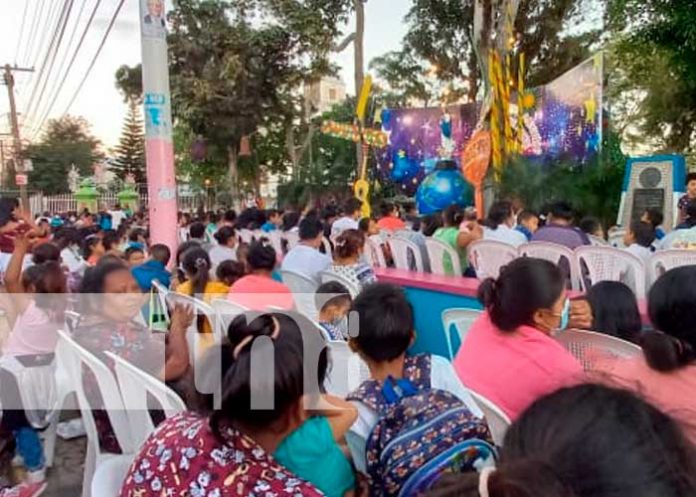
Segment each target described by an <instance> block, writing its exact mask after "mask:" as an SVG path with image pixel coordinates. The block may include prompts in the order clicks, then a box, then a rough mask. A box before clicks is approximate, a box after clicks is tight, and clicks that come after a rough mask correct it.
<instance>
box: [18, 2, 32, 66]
mask: <svg viewBox="0 0 696 497" xmlns="http://www.w3.org/2000/svg"><path fill="white" fill-rule="evenodd" d="M29 1H30V0H25V2H24V14H22V27H20V28H19V39H18V40H17V50H15V64H16V63H17V57H19V47H21V46H22V38H24V25H25V24H26V22H27V10H29Z"/></svg>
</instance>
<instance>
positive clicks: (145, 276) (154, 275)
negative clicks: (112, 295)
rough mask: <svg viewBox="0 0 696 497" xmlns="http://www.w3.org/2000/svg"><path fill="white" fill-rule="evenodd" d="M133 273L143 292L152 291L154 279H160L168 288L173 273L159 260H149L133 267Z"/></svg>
mask: <svg viewBox="0 0 696 497" xmlns="http://www.w3.org/2000/svg"><path fill="white" fill-rule="evenodd" d="M131 273H132V274H133V277H134V278H135V281H137V282H138V285H139V286H140V288H141V289H142V290H143V292H149V291H150V289H151V288H152V281H153V280H159V282H160V283H162V285H164V286H165V287H167V288H169V285H170V284H171V279H172V274H171V273H170V272H169V271H167V269H166V268H165V267H164V264H162V263H161V262H159V261H154V260H150V261H147V262H146V263H145V264H142V265H140V266H137V267H134V268H133V269H131Z"/></svg>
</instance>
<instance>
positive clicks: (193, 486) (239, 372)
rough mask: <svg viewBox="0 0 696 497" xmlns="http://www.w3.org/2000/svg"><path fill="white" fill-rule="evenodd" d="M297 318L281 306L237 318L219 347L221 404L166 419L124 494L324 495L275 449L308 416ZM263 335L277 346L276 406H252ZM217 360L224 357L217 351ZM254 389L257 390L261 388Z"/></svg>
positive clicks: (140, 496) (145, 449)
mask: <svg viewBox="0 0 696 497" xmlns="http://www.w3.org/2000/svg"><path fill="white" fill-rule="evenodd" d="M298 322H301V321H299V320H298V319H297V318H296V317H293V316H291V315H288V314H278V313H274V314H265V315H262V316H260V317H257V318H255V319H253V320H252V321H251V322H249V323H247V320H246V318H245V317H244V316H240V317H239V318H237V319H235V321H234V322H233V323H232V325H231V326H230V330H229V333H228V335H229V336H228V338H229V340H228V341H225V343H224V344H223V345H222V346H221V347H220V349H218V351H219V352H220V353H221V354H223V355H222V359H223V361H222V363H223V364H224V363H225V362H227V363H231V365H230V367H229V368H228V369H227V371H226V372H225V371H223V376H222V377H223V383H222V386H221V392H222V402H221V405H220V406H219V409H217V410H215V411H213V412H212V414H210V415H209V416H204V415H202V414H196V413H190V412H189V413H184V414H180V415H178V416H175V417H173V418H170V419H168V420H166V421H165V422H164V423H162V424H161V425H160V426H159V428H158V429H157V430H156V431H155V432H154V433H153V434H152V435H151V436H150V438H149V439H148V441H146V442H145V444H144V446H143V447H142V448H141V449H140V453H139V454H138V455H137V456H136V458H135V461H134V462H133V464H132V466H131V468H130V470H129V472H128V474H127V476H126V479H125V481H124V485H123V488H122V490H121V497H161V496H169V495H171V496H186V497H230V496H243V497H249V496H259V497H270V496H275V497H279V496H292V497H300V496H304V497H315V496H319V495H322V494H321V492H319V491H318V490H317V489H316V488H315V487H314V486H312V485H311V484H309V483H307V482H306V481H303V480H301V479H300V478H298V477H296V476H295V475H293V474H292V473H291V472H290V471H289V470H287V469H286V468H284V467H283V466H281V465H280V464H278V463H277V462H276V461H275V460H274V459H273V456H272V455H271V454H273V453H274V452H275V450H276V449H277V447H278V446H279V444H280V443H281V442H282V441H283V440H284V439H285V437H286V436H287V435H288V434H290V433H291V432H293V431H294V430H295V429H297V428H298V427H299V426H300V425H301V424H302V423H303V421H304V420H305V419H306V411H305V410H304V403H303V402H302V399H303V396H304V393H305V392H304V373H303V357H304V356H303V340H302V333H301V331H300V327H299V326H298V324H297V323H298ZM258 337H267V338H270V340H271V341H272V345H273V349H274V354H275V360H274V361H273V363H274V365H275V373H274V377H275V380H274V399H273V400H274V402H273V408H272V409H264V410H260V409H254V408H253V406H252V381H251V376H252V373H251V366H252V361H251V355H252V354H251V350H252V342H253V341H254V339H256V338H258ZM264 340H265V339H264ZM256 343H259V344H260V343H262V340H259V341H257V342H256ZM256 343H255V344H254V353H255V354H256V353H257V352H256V351H257V345H256ZM268 343H269V342H268V341H267V340H266V344H268ZM217 361H218V362H217V363H218V364H220V357H219V356H218V357H217ZM254 373H255V374H259V373H258V371H255V372H254ZM256 384H258V382H256ZM253 390H254V391H253V393H254V394H257V393H258V388H256V387H255V388H254V389H253ZM254 400H255V401H256V400H269V399H256V398H255V399H254Z"/></svg>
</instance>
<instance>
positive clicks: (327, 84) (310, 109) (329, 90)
mask: <svg viewBox="0 0 696 497" xmlns="http://www.w3.org/2000/svg"><path fill="white" fill-rule="evenodd" d="M304 98H305V102H306V104H307V114H309V115H310V116H312V115H315V114H322V113H324V112H326V111H328V110H331V107H333V106H334V105H335V104H338V103H341V102H343V101H344V100H345V98H346V85H345V83H344V82H343V81H341V80H340V79H339V78H331V77H326V78H322V79H320V80H319V81H314V82H313V83H308V84H305V87H304Z"/></svg>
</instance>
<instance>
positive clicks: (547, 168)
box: [498, 130, 626, 228]
mask: <svg viewBox="0 0 696 497" xmlns="http://www.w3.org/2000/svg"><path fill="white" fill-rule="evenodd" d="M620 144H621V141H620V137H619V135H618V134H617V133H616V132H614V131H613V130H610V131H609V132H608V133H607V134H606V136H605V137H604V139H603V143H602V151H601V153H600V154H598V155H597V156H595V157H594V158H593V159H592V160H591V161H590V162H589V163H588V164H586V165H584V166H581V167H578V166H577V164H575V163H574V162H572V161H569V160H567V159H564V158H559V159H555V160H553V161H550V162H549V161H546V162H543V161H540V160H539V159H529V158H525V157H518V158H516V159H513V160H512V161H511V162H510V163H509V164H508V165H507V166H506V167H505V168H503V174H502V178H501V182H500V184H499V185H498V194H499V195H500V196H501V197H507V198H519V199H520V200H522V201H523V202H524V204H525V205H526V206H527V207H528V208H529V209H532V210H535V211H537V212H541V210H542V208H543V207H544V206H545V205H547V204H548V203H550V202H552V201H554V200H561V199H563V200H567V201H569V202H571V204H572V205H573V207H574V208H575V209H576V210H577V211H578V212H579V214H580V215H581V216H586V215H591V216H595V217H597V218H598V219H599V220H600V221H602V223H603V224H604V226H605V227H607V228H608V227H611V226H613V225H614V224H615V223H616V218H617V214H618V210H619V203H620V201H621V187H622V184H623V176H624V170H625V165H626V156H625V155H624V154H623V153H622V152H621V146H620Z"/></svg>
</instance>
